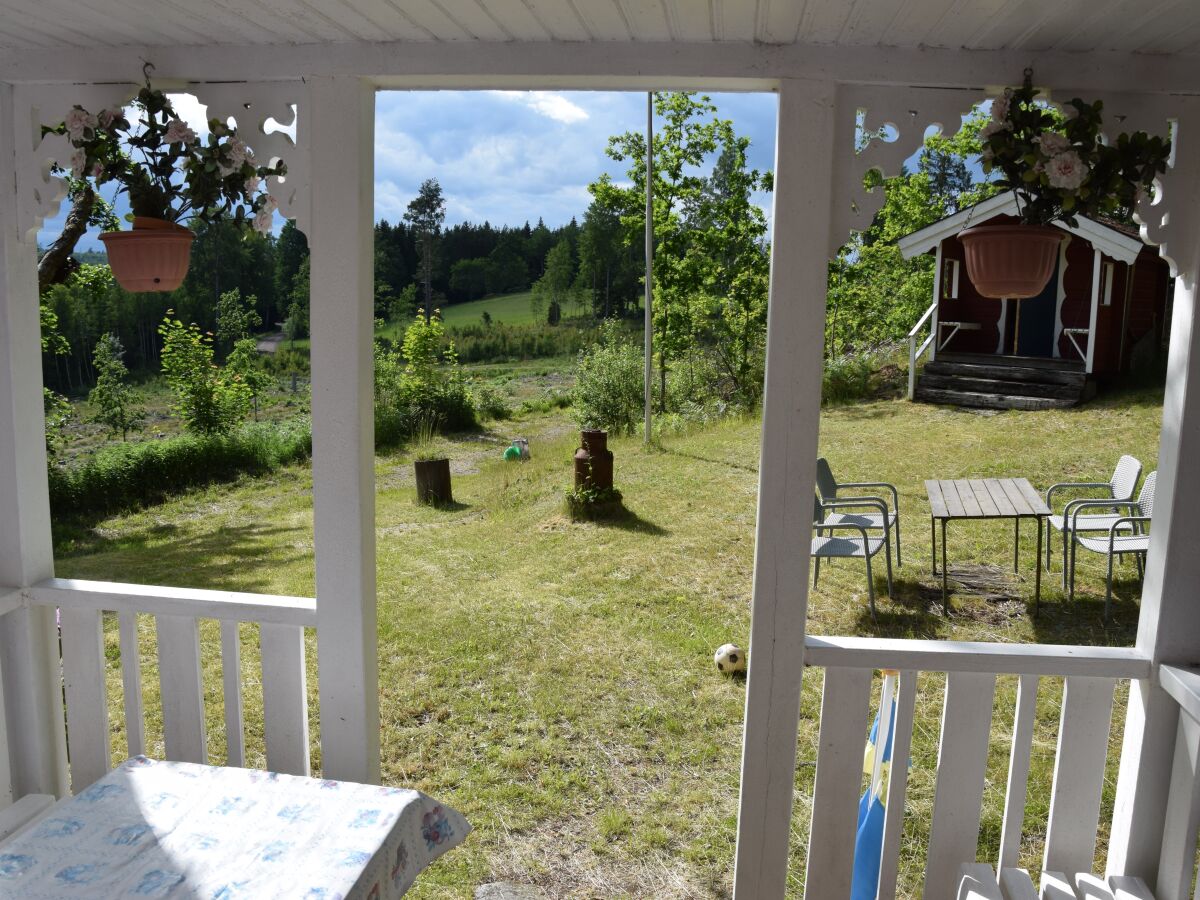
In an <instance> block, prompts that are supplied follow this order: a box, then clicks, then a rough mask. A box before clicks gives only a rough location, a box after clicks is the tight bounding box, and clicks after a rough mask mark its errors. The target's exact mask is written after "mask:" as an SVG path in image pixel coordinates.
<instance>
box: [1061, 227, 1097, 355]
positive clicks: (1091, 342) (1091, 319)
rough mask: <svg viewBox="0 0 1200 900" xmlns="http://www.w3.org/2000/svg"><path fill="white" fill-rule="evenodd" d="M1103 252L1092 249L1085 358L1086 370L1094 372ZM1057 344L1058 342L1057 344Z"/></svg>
mask: <svg viewBox="0 0 1200 900" xmlns="http://www.w3.org/2000/svg"><path fill="white" fill-rule="evenodd" d="M1101 261H1102V254H1101V253H1100V249H1099V248H1096V249H1095V250H1093V251H1092V296H1091V304H1092V305H1091V307H1090V309H1089V311H1088V346H1087V359H1085V360H1084V371H1085V372H1087V373H1088V374H1089V375H1090V374H1092V366H1093V365H1094V364H1095V360H1096V317H1097V315H1098V314H1099V312H1100V271H1101V269H1100V264H1101ZM1055 346H1057V344H1056V345H1055Z"/></svg>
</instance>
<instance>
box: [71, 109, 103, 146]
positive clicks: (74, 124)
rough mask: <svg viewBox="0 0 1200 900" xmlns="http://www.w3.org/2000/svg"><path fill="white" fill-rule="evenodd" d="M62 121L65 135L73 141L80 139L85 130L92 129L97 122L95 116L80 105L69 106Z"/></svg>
mask: <svg viewBox="0 0 1200 900" xmlns="http://www.w3.org/2000/svg"><path fill="white" fill-rule="evenodd" d="M64 122H65V123H66V126H67V136H68V137H70V138H71V140H72V141H73V142H75V143H78V142H79V141H82V140H83V139H84V136H85V135H86V134H87V132H89V131H92V130H94V129H95V127H96V125H97V124H98V123H97V121H96V117H95V116H93V115H92V114H91V113H90V112H88V111H87V110H86V109H83V108H82V107H80V106H73V107H71V109H70V111H69V112H68V113H67V117H66V119H65V120H64Z"/></svg>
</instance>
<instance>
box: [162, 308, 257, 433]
mask: <svg viewBox="0 0 1200 900" xmlns="http://www.w3.org/2000/svg"><path fill="white" fill-rule="evenodd" d="M173 314H174V310H167V315H166V318H164V319H163V321H162V324H161V325H159V326H158V333H159V334H160V335H162V339H163V343H162V369H163V374H164V375H165V376H166V378H167V384H169V385H170V386H171V390H172V391H173V392H174V393H175V402H174V403H173V404H172V405H171V410H172V411H173V412H174V413H175V414H176V415H177V416H179V418H180V419H182V420H183V425H184V427H185V428H187V430H188V431H190V432H192V433H194V434H208V435H213V434H228V433H230V432H231V431H232V430H233V429H234V428H235V427H236V425H237V424H238V422H241V421H242V420H243V419H245V418H246V414H247V413H249V412H250V404H251V401H252V399H253V396H254V392H253V390H252V389H251V388H250V386H249V385H247V384H246V383H245V381H243V380H242V376H241V374H240V373H239V372H236V371H234V370H232V369H228V368H225V369H222V368H220V367H219V366H217V365H216V364H215V363H214V362H213V336H212V334H211V333H209V332H201V331H200V328H199V326H198V325H196V324H195V323H194V322H193V323H192V324H191V325H184V324H183V322H181V321H180V320H179V319H173V318H171V316H172V315H173Z"/></svg>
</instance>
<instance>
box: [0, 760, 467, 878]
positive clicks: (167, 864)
mask: <svg viewBox="0 0 1200 900" xmlns="http://www.w3.org/2000/svg"><path fill="white" fill-rule="evenodd" d="M468 831H470V825H468V824H467V821H466V820H465V819H464V818H463V817H462V816H461V815H460V814H459V813H457V812H456V811H455V810H453V809H451V808H450V807H448V806H446V805H444V804H440V803H438V802H437V801H435V800H432V799H431V798H429V797H427V796H425V795H424V794H422V793H420V792H419V791H413V790H406V789H404V788H390V787H378V786H374V785H364V784H353V783H350V782H345V781H321V780H319V779H315V778H301V777H297V776H293V775H278V774H275V773H273V772H263V771H258V770H253V769H233V768H217V767H214V766H201V765H194V764H192V763H174V762H155V761H154V760H150V759H147V758H145V757H140V756H139V757H135V758H134V759H131V760H129V761H128V762H126V763H124V764H122V765H121V766H120V767H118V768H116V769H114V770H113V771H112V772H110V773H108V775H106V776H105V777H104V778H102V779H100V780H99V781H97V782H96V783H95V784H93V785H92V786H91V787H89V788H87V789H86V790H84V791H83V792H82V793H80V794H78V795H76V796H74V797H72V798H71V799H69V800H64V801H62V802H60V803H58V804H57V805H56V806H55V807H54V808H53V809H52V810H51V811H50V812H49V814H47V815H46V816H45V817H44V818H43V819H42V820H41V821H40V822H38V823H37V824H36V825H35V826H33V827H32V828H31V829H29V830H27V831H25V832H24V833H22V834H20V835H18V836H17V837H16V838H14V839H13V840H11V841H9V842H7V843H5V844H0V897H2V898H5V900H7V898H14V900H15V898H21V900H52V898H53V900H64V898H87V900H116V898H141V897H168V898H178V900H183V898H188V900H192V898H205V900H242V898H254V900H259V898H272V897H278V898H285V897H286V898H288V900H389V898H394V897H399V896H401V895H402V894H403V893H404V892H405V891H406V890H407V889H408V888H409V887H410V886H411V885H412V883H413V880H414V879H415V878H416V877H417V875H418V873H420V872H421V871H422V870H423V869H425V867H426V866H428V865H429V864H430V863H431V862H433V860H435V859H437V858H438V857H439V856H441V855H442V854H443V853H445V852H446V851H447V850H449V849H451V848H452V847H455V846H457V845H458V844H460V843H461V842H462V841H463V839H464V838H465V837H466V836H467V832H468Z"/></svg>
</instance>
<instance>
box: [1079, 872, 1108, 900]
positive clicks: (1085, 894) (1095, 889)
mask: <svg viewBox="0 0 1200 900" xmlns="http://www.w3.org/2000/svg"><path fill="white" fill-rule="evenodd" d="M1075 893H1076V894H1078V895H1079V900H1113V895H1112V891H1110V890H1109V889H1108V885H1107V884H1106V883H1105V882H1104V880H1103V879H1102V878H1098V877H1097V876H1095V875H1093V874H1091V873H1090V872H1080V873H1078V874H1077V875H1076V876H1075Z"/></svg>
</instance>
